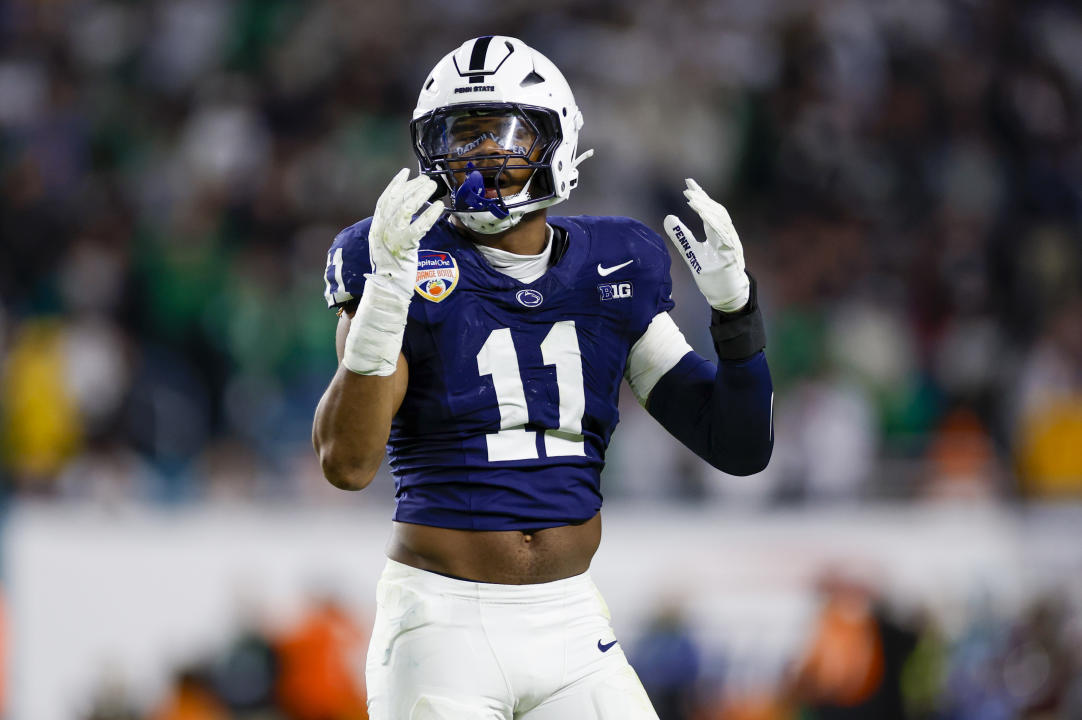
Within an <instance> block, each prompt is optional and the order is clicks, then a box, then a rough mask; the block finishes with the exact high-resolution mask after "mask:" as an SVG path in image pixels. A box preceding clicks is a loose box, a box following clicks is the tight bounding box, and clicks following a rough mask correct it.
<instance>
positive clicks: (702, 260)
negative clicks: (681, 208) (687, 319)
mask: <svg viewBox="0 0 1082 720" xmlns="http://www.w3.org/2000/svg"><path fill="white" fill-rule="evenodd" d="M687 184H688V189H687V190H685V191H684V197H686V198H687V199H688V205H689V206H691V209H692V210H694V211H695V212H697V213H699V217H700V218H702V221H703V227H704V228H705V229H706V240H705V242H704V241H701V240H699V239H698V238H696V237H695V235H694V234H692V232H691V230H690V229H689V228H688V227H687V226H686V225H685V224H684V223H683V222H681V221H680V218H678V217H676V216H675V215H669V216H668V217H666V218H665V222H664V226H665V232H666V233H667V234H668V236H669V239H670V240H672V241H673V244H674V245H676V249H677V251H678V252H679V253H680V257H682V258H684V262H685V263H687V266H688V268H689V269H690V270H691V272H692V274H693V275H694V277H695V284H696V285H698V286H699V291H700V292H701V293H702V294H703V295H704V296H706V300H707V302H709V303H710V307H712V308H714V309H716V310H720V311H721V312H736V311H737V310H740V309H741V308H743V307H744V306H745V305H747V304H748V297H749V296H750V294H751V286H750V283H749V281H748V276H747V274H746V273H745V272H744V248H743V247H742V246H741V245H740V238H739V237H737V235H736V228H734V227H733V221H732V220H731V219H730V218H729V213H728V211H726V210H725V208H724V207H723V206H722V205H721V203H718V202H715V201H713V200H711V199H710V196H709V195H707V194H706V192H705V191H704V190H703V189H702V188H701V187H699V183H697V182H695V181H694V180H692V179H691V178H688V180H687Z"/></svg>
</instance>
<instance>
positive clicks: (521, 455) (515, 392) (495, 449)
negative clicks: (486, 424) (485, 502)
mask: <svg viewBox="0 0 1082 720" xmlns="http://www.w3.org/2000/svg"><path fill="white" fill-rule="evenodd" d="M541 358H542V360H544V362H545V365H555V366H556V389H557V392H558V395H559V398H560V427H559V428H556V429H549V430H545V456H546V457H559V456H565V455H585V454H586V450H585V445H584V443H583V437H582V416H583V414H584V413H585V412H586V394H585V392H584V391H583V381H582V355H581V353H580V352H579V340H578V335H577V334H576V332H575V321H574V320H561V321H560V322H557V323H555V324H554V325H553V326H552V329H551V330H549V332H548V334H547V335H545V339H544V340H542V341H541ZM477 371H478V372H479V373H480V374H481V376H482V377H483V376H485V375H491V376H492V384H493V387H494V388H495V389H496V400H497V401H498V402H499V409H500V429H499V431H498V432H494V433H489V435H488V436H487V437H486V438H485V439H486V441H487V443H488V459H489V461H490V462H496V461H500V460H535V459H537V440H536V437H537V434H536V432H533V431H530V430H527V429H526V424H527V423H528V422H529V421H530V414H529V410H528V409H527V407H526V391H525V389H524V388H523V384H522V375H521V373H520V372H519V366H518V355H517V354H516V353H515V345H514V343H513V342H512V340H511V329H510V328H498V329H496V330H493V331H492V332H491V333H489V336H488V339H487V340H485V344H484V345H482V346H481V350H480V351H479V352H478V353H477Z"/></svg>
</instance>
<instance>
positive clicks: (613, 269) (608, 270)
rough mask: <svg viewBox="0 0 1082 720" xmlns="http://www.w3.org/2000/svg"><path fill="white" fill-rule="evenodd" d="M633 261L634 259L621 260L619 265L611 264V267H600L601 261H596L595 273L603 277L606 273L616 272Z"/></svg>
mask: <svg viewBox="0 0 1082 720" xmlns="http://www.w3.org/2000/svg"><path fill="white" fill-rule="evenodd" d="M633 262H635V261H634V260H628V261H627V262H622V263H620V264H619V265H613V266H612V267H609V268H607V267H601V263H598V264H597V274H598V275H600V276H601V277H605V276H606V275H612V274H613V273H614V272H616V271H617V270H619V269H620V268H622V267H627V266H628V265H630V264H631V263H633Z"/></svg>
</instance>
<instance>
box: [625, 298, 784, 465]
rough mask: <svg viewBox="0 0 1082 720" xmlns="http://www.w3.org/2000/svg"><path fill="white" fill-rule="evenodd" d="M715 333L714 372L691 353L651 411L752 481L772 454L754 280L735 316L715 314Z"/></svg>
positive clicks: (700, 450) (697, 448)
mask: <svg viewBox="0 0 1082 720" xmlns="http://www.w3.org/2000/svg"><path fill="white" fill-rule="evenodd" d="M710 331H711V334H712V335H713V337H714V346H715V348H716V349H717V351H718V357H719V358H720V360H719V362H718V364H717V366H715V365H714V364H713V363H712V362H710V361H709V360H706V359H705V358H703V357H702V356H700V355H698V354H697V353H694V352H689V353H688V354H687V355H685V356H684V357H683V358H681V360H680V362H679V363H677V364H676V366H675V367H674V368H673V369H672V370H670V371H669V372H667V373H666V374H665V375H663V376H662V378H661V379H660V380H658V382H657V385H655V386H654V388H653V390H651V392H650V397H649V399H648V400H647V402H646V409H647V411H648V412H649V413H650V414H651V415H653V416H654V418H656V419H657V421H658V422H660V423H661V424H662V426H664V427H665V429H666V430H668V431H669V432H670V433H671V434H672V435H673V436H674V437H675V438H676V439H677V440H679V441H680V442H682V443H684V445H686V446H687V447H689V448H690V449H691V450H692V451H693V452H695V454H696V455H698V456H699V457H701V458H702V459H704V460H706V461H707V462H708V463H710V464H711V465H713V466H714V467H716V468H717V469H718V470H721V471H723V472H727V473H730V474H732V475H751V474H753V473H757V472H759V471H761V470H763V469H764V468H765V467H766V466H767V463H768V462H769V461H770V455H771V453H772V452H773V449H774V427H773V404H774V390H773V385H772V383H771V380H770V368H769V367H767V363H766V355H765V354H764V353H763V347H764V346H765V344H766V335H765V332H764V330H763V321H762V316H761V314H760V313H759V307H758V301H757V299H756V293H755V281H754V280H752V291H751V298H750V300H749V301H748V305H747V306H746V307H745V308H744V309H743V310H741V311H739V312H736V313H720V312H718V311H717V310H715V311H714V314H713V321H712V323H711V326H710Z"/></svg>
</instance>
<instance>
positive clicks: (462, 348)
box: [325, 217, 673, 530]
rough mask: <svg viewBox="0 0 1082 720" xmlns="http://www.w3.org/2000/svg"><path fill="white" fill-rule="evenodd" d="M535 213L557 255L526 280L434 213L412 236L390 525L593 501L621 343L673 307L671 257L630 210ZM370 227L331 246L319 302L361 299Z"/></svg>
mask: <svg viewBox="0 0 1082 720" xmlns="http://www.w3.org/2000/svg"><path fill="white" fill-rule="evenodd" d="M548 222H549V224H550V225H552V226H554V227H555V228H560V229H562V230H564V231H565V232H566V233H567V250H566V251H565V252H564V254H563V256H562V257H561V258H560V259H559V261H558V262H557V263H556V264H555V265H553V266H551V267H550V268H549V269H548V271H547V272H546V273H545V274H544V275H543V276H541V277H540V278H538V279H537V280H535V281H533V282H531V283H522V282H519V281H518V280H515V279H514V278H512V277H509V276H507V275H504V274H502V273H500V272H497V271H496V270H494V269H492V268H491V267H490V266H489V265H488V263H487V262H486V261H485V259H484V258H483V257H482V256H481V254H480V253H479V252H478V251H477V250H476V248H475V247H474V245H473V243H472V242H471V241H470V240H469V239H468V238H467V237H465V236H464V235H463V234H462V233H460V232H459V231H458V230H456V229H455V228H454V227H453V226H452V225H451V224H450V223H449V222H448V221H447V220H446V219H441V220H440V221H439V222H438V223H437V224H436V225H435V226H434V227H433V228H432V230H430V231H429V233H428V234H427V235H426V236H425V237H424V238H423V239H422V240H421V250H420V252H419V257H418V272H417V286H416V293H415V296H414V298H413V301H412V302H411V303H410V308H409V316H408V320H407V323H406V330H405V335H404V338H403V347H402V352H403V354H404V355H405V357H406V360H407V363H408V367H409V383H408V387H407V390H406V395H405V398H404V399H403V401H402V406H401V408H400V409H399V411H398V413H397V415H396V416H395V418H394V420H393V422H392V425H391V434H390V439H389V441H388V457H389V461H390V466H391V471H392V474H393V475H394V477H395V489H396V508H395V519H396V520H399V521H402V522H409V523H417V524H422V525H434V526H438V527H449V528H464V529H473V530H537V529H541V528H546V527H553V526H557V525H566V524H572V523H577V522H582V521H585V520H588V519H589V518H591V517H593V516H594V515H595V514H596V513H597V512H598V510H600V508H601V490H600V473H601V468H602V466H603V465H604V459H605V448H606V446H607V445H608V442H609V437H610V436H611V434H612V430H613V428H614V427H615V426H616V422H617V419H618V417H619V414H618V411H617V398H618V396H619V389H620V382H621V380H622V379H623V375H624V367H625V364H626V362H627V356H628V351H629V350H630V348H631V346H632V344H634V343H635V341H636V340H638V339H639V337H640V336H641V335H642V334H643V332H645V330H646V328H647V326H648V325H649V324H650V321H651V320H652V319H653V318H654V316H655V315H656V314H657V313H659V312H663V311H666V310H669V309H670V308H672V306H673V303H672V300H671V289H672V288H671V284H672V283H671V280H670V278H669V253H668V251H667V249H666V246H665V244H664V242H663V241H662V240H661V238H660V237H659V236H658V235H657V234H656V233H654V232H653V231H652V230H650V229H649V228H647V227H646V226H645V225H643V224H641V223H639V222H637V221H634V220H631V219H628V218H621V217H552V218H549V219H548ZM370 224H371V219H367V220H363V221H361V222H359V223H357V224H356V225H353V226H351V227H349V228H346V229H345V230H343V231H342V232H341V233H339V235H338V237H336V238H335V240H334V244H333V245H332V246H331V249H330V252H329V254H328V263H327V273H326V278H325V280H326V297H327V302H328V304H329V305H330V306H332V307H335V306H338V305H341V304H343V303H346V302H348V301H349V300H350V299H352V298H356V297H360V295H361V292H362V290H363V287H364V274H365V273H367V272H370V271H371V265H370V262H369V255H368V241H367V236H368V228H369V226H370Z"/></svg>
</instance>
